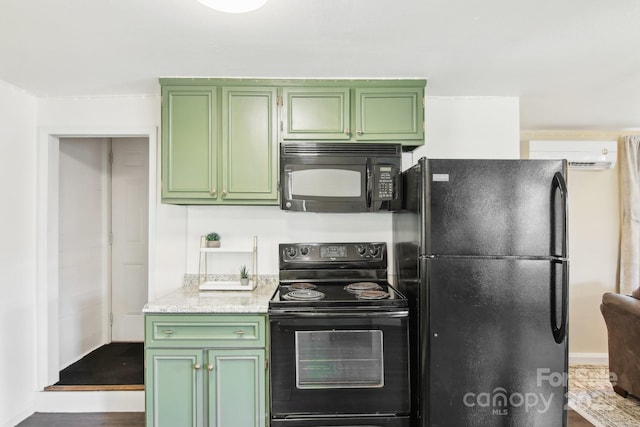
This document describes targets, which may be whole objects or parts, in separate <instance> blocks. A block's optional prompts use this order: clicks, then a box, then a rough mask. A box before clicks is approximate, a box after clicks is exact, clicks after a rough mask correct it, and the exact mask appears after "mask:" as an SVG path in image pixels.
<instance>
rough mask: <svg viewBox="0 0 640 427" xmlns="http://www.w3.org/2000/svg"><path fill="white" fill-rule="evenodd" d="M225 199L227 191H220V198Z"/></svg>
mask: <svg viewBox="0 0 640 427" xmlns="http://www.w3.org/2000/svg"><path fill="white" fill-rule="evenodd" d="M225 197H227V190H222V198H225Z"/></svg>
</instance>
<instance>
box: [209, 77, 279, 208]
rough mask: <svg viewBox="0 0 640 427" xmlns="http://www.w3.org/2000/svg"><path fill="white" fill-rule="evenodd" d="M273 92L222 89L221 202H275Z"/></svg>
mask: <svg viewBox="0 0 640 427" xmlns="http://www.w3.org/2000/svg"><path fill="white" fill-rule="evenodd" d="M276 100H277V91H276V89H275V88H261V87H253V88H247V87H224V88H223V89H222V112H223V113H222V117H223V119H222V162H221V167H222V193H221V197H222V201H223V202H229V201H238V200H251V201H263V202H273V204H276V203H277V201H278V168H277V165H278V160H277V154H278V150H277V135H276V131H277V126H276V124H277V118H276V111H277V110H276Z"/></svg>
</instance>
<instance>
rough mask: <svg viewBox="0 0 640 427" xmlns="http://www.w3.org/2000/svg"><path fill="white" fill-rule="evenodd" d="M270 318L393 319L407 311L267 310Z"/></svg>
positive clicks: (402, 315)
mask: <svg viewBox="0 0 640 427" xmlns="http://www.w3.org/2000/svg"><path fill="white" fill-rule="evenodd" d="M269 315H270V317H272V318H274V317H277V318H278V319H281V318H285V317H286V318H294V317H305V318H323V317H324V318H335V317H352V318H353V317H356V318H370V317H377V318H381V317H384V318H390V317H392V318H395V317H408V316H409V311H408V310H402V311H365V312H353V311H347V312H340V311H332V312H317V311H289V310H281V311H280V310H269Z"/></svg>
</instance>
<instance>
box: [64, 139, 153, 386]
mask: <svg viewBox="0 0 640 427" xmlns="http://www.w3.org/2000/svg"><path fill="white" fill-rule="evenodd" d="M148 158H149V154H148V141H147V140H146V139H145V138H61V139H60V146H59V177H58V178H59V179H58V188H59V192H58V198H59V202H58V212H59V221H58V223H59V244H58V248H59V260H60V269H59V274H58V280H59V297H60V298H59V321H60V335H59V337H60V339H59V341H60V346H59V349H60V362H59V363H60V370H61V375H60V381H59V382H57V383H56V385H58V386H62V385H64V386H77V385H79V384H78V382H85V383H86V384H83V385H92V386H96V385H99V384H96V381H97V380H99V379H104V381H105V382H104V384H103V385H105V386H106V385H109V386H113V385H114V382H116V383H117V382H121V383H122V385H129V384H135V383H129V382H123V381H125V380H126V379H127V378H128V376H127V375H124V373H125V372H127V371H130V370H131V369H135V368H136V367H141V366H142V360H139V361H138V360H134V359H132V358H131V357H126V356H125V355H127V354H131V356H133V357H142V355H141V353H140V352H139V351H136V350H137V349H138V347H139V346H138V345H135V344H136V343H141V342H142V341H143V340H144V333H143V331H144V322H143V317H142V313H141V310H142V307H143V305H144V304H145V302H146V300H147V294H148V290H147V282H148V274H147V271H148V265H147V259H148V247H147V241H148V232H147V230H148V204H147V203H146V195H147V194H148V191H149V190H148V187H149V184H148V175H149V170H148V169H149V167H148ZM112 344H113V345H112ZM129 347H131V348H129ZM114 370H115V371H114ZM74 389H75V388H74Z"/></svg>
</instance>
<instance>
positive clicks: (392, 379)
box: [270, 311, 410, 418]
mask: <svg viewBox="0 0 640 427" xmlns="http://www.w3.org/2000/svg"><path fill="white" fill-rule="evenodd" d="M407 324H408V317H407V312H406V311H396V312H362V313H350V314H345V313H315V312H309V313H308V314H306V315H305V314H304V313H296V314H277V315H271V316H270V327H271V344H270V348H271V357H270V367H271V369H270V372H271V381H270V384H271V416H272V417H273V418H287V417H290V418H300V417H303V418H304V417H319V416H342V415H354V416H355V415H366V416H372V415H373V416H381V417H382V416H385V415H387V416H395V415H404V414H408V413H409V404H410V402H409V353H408V330H407Z"/></svg>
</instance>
